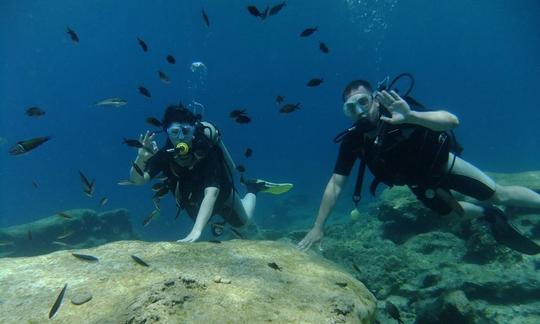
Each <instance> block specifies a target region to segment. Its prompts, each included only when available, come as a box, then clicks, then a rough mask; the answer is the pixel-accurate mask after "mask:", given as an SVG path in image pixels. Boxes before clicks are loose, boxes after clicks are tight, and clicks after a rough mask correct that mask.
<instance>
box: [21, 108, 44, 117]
mask: <svg viewBox="0 0 540 324" xmlns="http://www.w3.org/2000/svg"><path fill="white" fill-rule="evenodd" d="M25 114H26V115H27V116H29V117H41V116H43V115H45V110H43V109H41V108H39V107H35V106H34V107H30V108H28V109H26V112H25Z"/></svg>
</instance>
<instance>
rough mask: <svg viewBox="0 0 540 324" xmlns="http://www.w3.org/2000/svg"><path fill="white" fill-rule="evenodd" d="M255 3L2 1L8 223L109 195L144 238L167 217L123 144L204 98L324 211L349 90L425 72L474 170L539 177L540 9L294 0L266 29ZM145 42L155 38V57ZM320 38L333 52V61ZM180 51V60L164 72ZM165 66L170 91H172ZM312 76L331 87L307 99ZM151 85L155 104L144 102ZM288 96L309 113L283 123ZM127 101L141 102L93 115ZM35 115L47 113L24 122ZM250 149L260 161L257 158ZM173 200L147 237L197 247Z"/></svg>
mask: <svg viewBox="0 0 540 324" xmlns="http://www.w3.org/2000/svg"><path fill="white" fill-rule="evenodd" d="M276 3H277V1H276ZM250 4H253V5H257V6H259V7H260V8H263V7H264V6H266V5H267V2H266V1H238V0H234V1H231V0H228V1H220V0H213V1H210V0H208V1H140V0H139V1H131V0H130V1H127V0H123V1H110V0H95V1H77V2H73V1H67V0H57V1H52V2H51V1H32V0H3V1H1V2H0V49H1V50H0V75H1V78H0V114H1V115H0V116H1V118H0V137H2V138H5V139H7V143H5V144H3V145H2V146H1V147H0V149H1V151H2V153H1V154H0V227H2V226H9V225H14V224H20V223H25V222H28V221H33V220H36V219H39V218H41V217H44V216H47V215H51V214H53V213H55V212H57V211H60V210H66V209H70V208H97V205H98V201H99V199H100V198H101V197H108V198H109V204H108V205H106V206H105V209H107V208H117V207H125V208H128V209H129V210H130V211H131V213H132V215H133V218H134V220H135V225H136V227H137V229H138V230H141V227H140V222H141V221H142V219H143V218H144V217H146V215H148V214H149V213H150V212H151V210H152V209H153V206H152V203H151V201H150V196H151V194H152V192H151V191H150V188H149V186H145V187H120V186H118V185H117V184H116V183H117V181H118V180H120V179H123V178H127V176H128V171H129V167H130V164H131V161H132V160H133V159H134V158H135V155H136V151H135V150H133V149H131V148H128V147H126V146H125V145H123V144H122V143H121V142H122V138H123V137H128V138H135V137H137V136H138V134H140V133H141V132H144V131H145V130H146V129H148V128H149V127H148V125H147V124H146V123H145V122H144V120H145V118H146V117H149V116H156V117H158V118H161V116H162V113H163V111H164V108H165V107H166V105H168V104H171V103H177V102H179V101H183V102H184V103H186V104H187V103H190V102H191V101H192V100H196V101H198V102H201V103H203V104H204V106H205V107H206V110H205V116H204V117H205V119H207V120H211V121H213V122H214V123H216V124H217V125H218V126H219V127H220V128H221V130H222V132H223V134H224V136H223V139H224V141H225V143H226V145H227V146H228V148H229V149H230V151H231V152H232V154H233V156H234V158H235V160H237V162H238V163H241V164H245V165H246V166H247V168H248V175H249V176H253V177H262V178H267V179H269V180H275V181H290V182H293V183H294V184H295V185H296V187H295V189H294V192H291V195H292V194H297V195H307V196H309V197H312V198H313V199H311V200H309V204H308V206H303V207H301V208H306V209H307V210H316V209H317V207H318V200H319V197H320V196H321V195H322V191H323V189H324V185H325V183H326V182H327V180H328V178H329V176H330V175H331V172H332V168H333V164H334V161H335V157H336V152H337V146H336V145H335V144H333V143H332V138H333V137H334V135H335V134H336V133H338V132H339V131H340V130H342V129H344V128H346V127H347V126H348V123H349V122H348V120H347V119H346V118H345V117H344V116H343V114H342V113H341V100H340V95H341V91H342V88H343V87H344V85H345V84H346V83H347V82H348V81H350V80H352V79H356V78H365V79H368V80H370V81H372V82H373V83H376V82H377V81H378V80H380V79H382V78H383V77H385V76H386V75H396V74H398V73H400V72H403V71H408V72H412V73H414V75H415V76H416V81H417V86H416V88H415V90H414V95H415V96H416V97H417V98H418V99H420V100H421V101H423V102H424V103H425V104H427V105H428V106H429V107H432V108H444V109H447V110H449V111H451V112H453V113H455V114H456V115H458V117H459V118H460V120H461V125H460V127H459V129H458V130H457V134H458V136H459V139H460V142H461V143H462V144H463V145H464V146H465V153H464V157H465V159H467V160H469V161H471V162H472V163H474V164H475V165H477V166H479V167H480V168H481V169H484V170H487V171H497V172H518V171H525V170H538V169H539V168H540V162H539V154H538V146H539V140H538V139H539V138H540V130H539V129H538V127H537V123H538V121H539V120H540V118H539V117H540V113H539V109H540V105H539V103H538V100H537V94H538V90H537V89H538V85H540V28H539V27H540V19H539V18H540V10H539V9H540V3H539V2H538V1H536V0H522V1H500V0H499V1H493V0H481V1H474V2H471V1H448V0H447V1H427V0H424V1H421V0H408V1H397V0H387V1H380V0H364V1H345V0H332V1H330V0H326V1H324V0H304V1H289V3H288V5H287V7H285V8H284V9H283V10H282V12H280V13H279V14H278V15H276V16H273V17H270V18H269V19H267V20H266V21H263V22H261V21H259V20H258V19H257V18H254V17H252V16H250V15H249V14H248V12H247V11H246V6H247V5H250ZM202 8H205V10H206V12H207V13H208V16H209V18H210V23H211V25H210V28H207V27H206V26H205V25H204V24H203V21H202V18H201V9H202ZM67 26H69V27H71V28H72V29H74V30H75V31H76V32H77V33H78V35H79V37H80V43H79V44H74V43H72V42H71V40H70V39H69V37H68V35H67V34H66V27H67ZM313 26H318V28H319V31H318V32H317V33H315V34H314V35H313V36H312V37H309V38H306V39H303V38H300V37H299V36H298V35H299V33H300V32H301V31H302V30H303V29H305V28H307V27H313ZM136 37H141V38H143V39H144V40H145V41H146V42H147V44H148V46H149V48H150V50H149V52H148V53H144V52H143V51H142V50H141V49H140V47H139V45H138V44H137V40H136ZM319 40H321V41H324V42H325V43H326V44H327V45H328V46H329V47H330V50H331V52H330V54H329V55H325V54H323V53H321V52H320V51H319V49H318V41H319ZM168 54H172V55H174V56H175V57H176V60H177V62H176V64H175V65H170V64H168V63H167V62H166V60H165V57H166V56H167V55H168ZM193 61H202V62H204V63H205V64H206V66H207V67H208V71H207V75H206V76H205V77H204V76H203V77H199V76H195V75H194V74H193V73H192V72H191V71H190V69H189V67H190V64H191V62H193ZM158 69H162V70H164V71H165V72H166V73H167V74H168V75H169V76H170V78H171V80H172V83H171V84H170V85H166V84H163V83H161V81H160V80H159V79H158V77H157V70H158ZM314 77H321V78H323V79H324V81H325V82H324V83H323V84H322V85H321V86H320V87H318V88H307V87H306V86H305V84H306V82H307V81H308V80H309V79H311V78H314ZM139 85H144V86H145V87H147V88H148V89H149V90H150V91H151V93H152V98H150V99H147V98H144V97H142V96H141V95H140V94H139V93H138V92H137V87H138V86H139ZM278 94H279V95H284V96H286V99H287V101H288V102H293V103H296V102H300V103H301V104H302V109H301V110H299V111H296V112H294V113H292V114H289V115H280V114H279V113H278V112H277V106H276V105H275V102H274V98H275V96H276V95H278ZM113 96H119V97H123V98H125V99H127V100H128V102H129V103H128V105H127V106H124V107H121V108H103V107H94V106H93V102H95V101H96V100H99V99H103V98H106V97H113ZM34 105H37V106H39V107H41V108H42V109H44V110H45V111H46V115H45V116H43V117H41V118H29V117H27V116H25V114H24V111H25V109H26V108H28V107H30V106H34ZM236 108H246V109H247V111H248V113H249V114H250V115H251V116H252V117H253V122H252V123H251V124H248V125H238V124H236V123H234V122H233V121H232V120H230V119H229V117H228V113H229V111H230V110H232V109H236ZM44 135H51V136H52V137H53V139H52V140H51V141H50V142H48V143H45V144H44V145H43V146H42V147H39V148H37V149H36V150H34V151H32V152H31V153H29V154H27V155H23V156H10V155H9V154H8V153H7V151H8V149H9V147H10V146H11V145H13V144H14V143H16V142H17V141H19V140H23V139H27V138H32V137H37V136H44ZM162 140H163V139H161V143H162V142H163V141H162ZM246 147H251V148H253V150H254V155H253V157H252V158H250V159H249V160H247V161H246V160H245V158H244V157H243V155H242V154H243V152H244V149H245V148H246ZM79 169H80V170H82V171H83V172H84V173H85V174H87V175H88V177H90V178H95V179H96V194H95V197H94V198H93V199H89V198H88V197H86V196H84V195H83V193H82V190H81V185H80V182H79V177H78V174H77V170H79ZM32 181H36V182H37V183H38V184H39V187H38V188H37V189H35V188H33V186H32ZM351 182H352V181H351ZM343 199H344V201H345V203H348V199H349V198H348V197H344V198H343ZM164 203H165V205H166V206H165V210H166V211H167V212H165V213H164V215H162V218H161V219H160V221H158V222H155V223H152V224H151V226H149V227H148V228H145V230H144V231H141V232H142V233H143V235H146V236H147V237H151V238H160V239H166V240H172V239H178V238H180V237H183V236H184V235H185V234H186V233H187V232H188V231H189V229H190V228H191V225H190V223H189V222H188V221H186V220H185V218H184V221H183V223H181V224H178V223H173V220H172V219H173V216H174V209H173V206H172V199H171V198H168V199H165V202H164ZM274 203H275V200H272V197H262V196H261V198H260V204H259V206H258V212H257V215H256V218H259V219H261V218H264V217H266V216H267V215H269V214H271V209H272V206H273V204H274ZM291 208H300V207H298V206H291ZM276 217H278V218H279V215H277V216H276ZM310 217H315V214H313V215H312V216H310ZM276 221H281V222H284V223H286V221H287V220H286V219H285V220H283V219H281V220H279V219H278V220H276ZM310 221H311V220H310Z"/></svg>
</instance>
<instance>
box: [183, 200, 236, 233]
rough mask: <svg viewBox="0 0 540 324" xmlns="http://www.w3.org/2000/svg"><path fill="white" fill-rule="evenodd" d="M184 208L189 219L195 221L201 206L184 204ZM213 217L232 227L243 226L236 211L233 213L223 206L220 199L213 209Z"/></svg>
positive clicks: (232, 210)
mask: <svg viewBox="0 0 540 324" xmlns="http://www.w3.org/2000/svg"><path fill="white" fill-rule="evenodd" d="M236 194H238V193H236ZM184 206H186V207H185V209H186V212H187V214H188V215H189V217H190V218H191V219H192V220H193V221H195V220H196V219H197V214H198V213H199V207H200V206H201V204H200V203H198V204H191V205H187V204H186V205H184ZM215 215H219V216H221V217H223V219H224V220H225V221H226V222H227V223H229V224H230V225H231V226H233V227H241V226H244V222H243V221H242V218H241V217H240V216H239V215H238V213H236V211H234V209H232V208H231V207H229V206H227V205H225V203H224V202H223V201H222V200H221V199H219V200H218V201H217V202H216V206H215V207H214V212H213V214H212V216H215Z"/></svg>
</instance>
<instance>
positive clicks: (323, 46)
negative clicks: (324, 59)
mask: <svg viewBox="0 0 540 324" xmlns="http://www.w3.org/2000/svg"><path fill="white" fill-rule="evenodd" d="M319 49H320V50H321V52H323V53H325V54H328V53H329V52H330V49H329V48H328V46H326V44H325V43H323V42H319Z"/></svg>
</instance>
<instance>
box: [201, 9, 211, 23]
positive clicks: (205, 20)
mask: <svg viewBox="0 0 540 324" xmlns="http://www.w3.org/2000/svg"><path fill="white" fill-rule="evenodd" d="M201 13H202V17H203V20H204V24H205V25H206V27H210V20H209V19H208V15H207V14H206V11H204V9H202V10H201Z"/></svg>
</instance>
